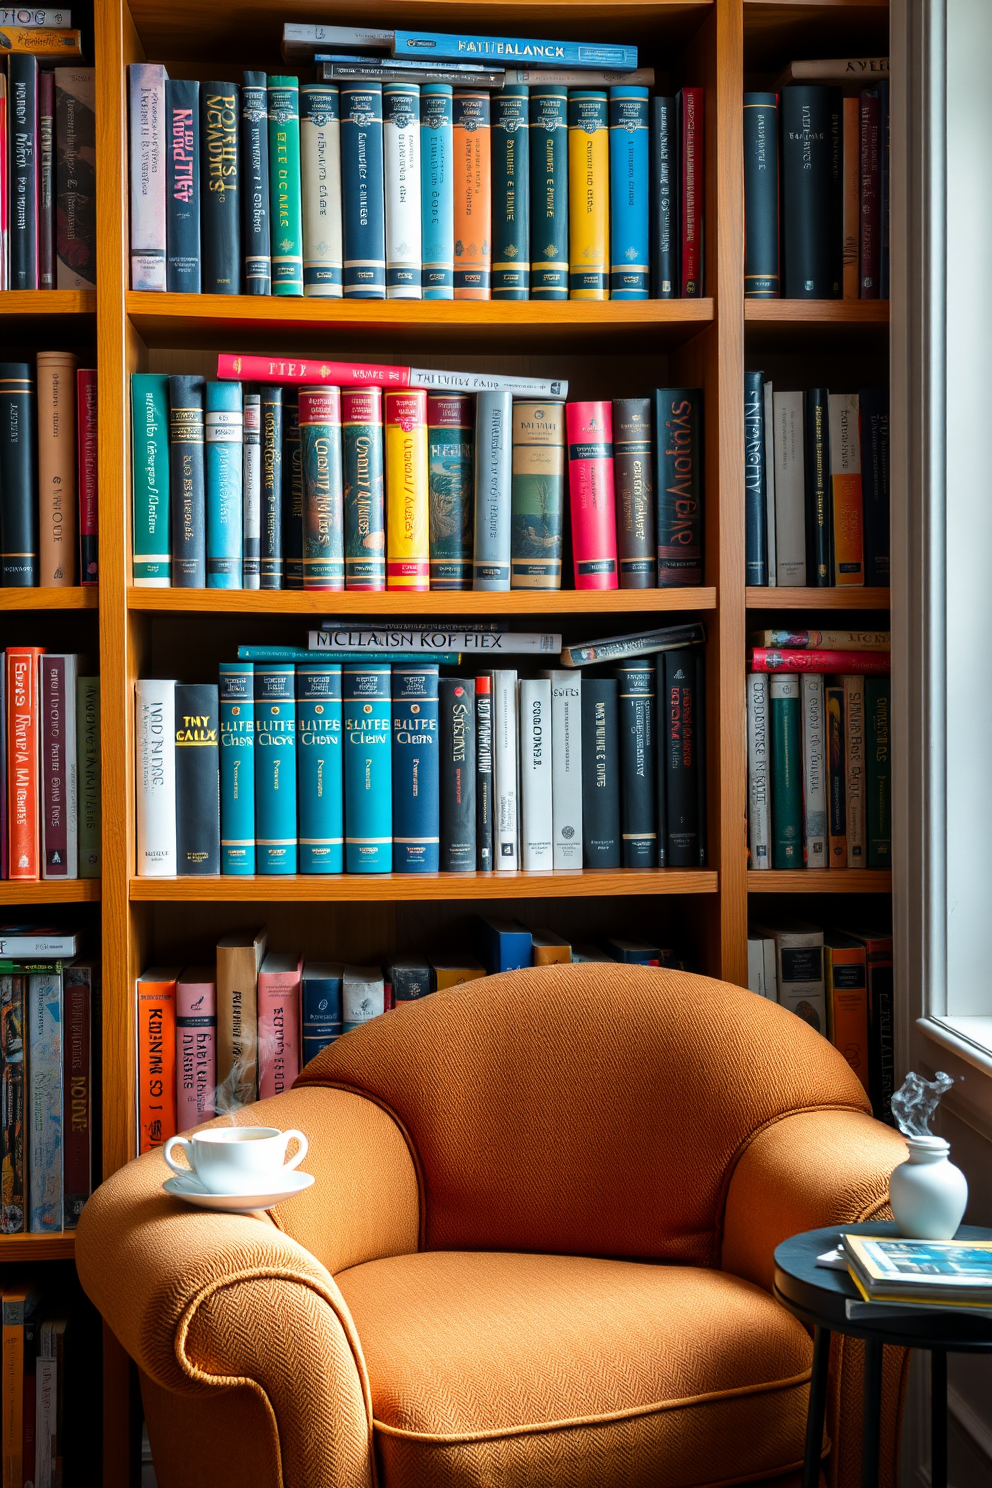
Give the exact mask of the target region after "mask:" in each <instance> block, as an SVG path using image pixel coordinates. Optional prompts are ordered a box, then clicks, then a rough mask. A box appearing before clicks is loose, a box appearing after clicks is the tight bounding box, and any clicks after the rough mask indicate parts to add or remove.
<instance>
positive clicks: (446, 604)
mask: <svg viewBox="0 0 992 1488" xmlns="http://www.w3.org/2000/svg"><path fill="white" fill-rule="evenodd" d="M0 592H2V591H0ZM127 603H128V609H131V610H159V611H173V612H175V611H178V612H180V613H190V612H193V613H205V614H210V613H222V614H231V613H238V614H249V615H396V614H403V615H426V616H430V615H489V616H493V615H497V616H504V615H505V616H510V615H550V614H555V615H604V614H617V613H621V612H630V611H635V612H636V611H639V610H658V611H662V612H665V611H670V610H715V609H716V589H615V590H606V591H603V590H595V589H578V590H577V589H555V590H540V589H531V590H524V589H518V590H514V591H513V592H512V593H510V594H474V593H472V592H471V591H470V590H462V591H461V592H458V591H456V592H453V593H446V592H445V591H444V590H438V589H435V590H434V591H433V592H432V593H430V594H402V593H399V592H398V591H397V590H395V589H393V590H387V591H386V592H385V593H382V594H360V593H356V592H355V591H354V590H352V591H347V590H346V591H345V592H344V593H332V592H330V591H320V592H311V593H309V594H307V593H303V592H301V591H300V590H288V589H282V590H278V591H276V592H265V593H263V592H261V591H260V590H257V589H129V590H128V591H127Z"/></svg>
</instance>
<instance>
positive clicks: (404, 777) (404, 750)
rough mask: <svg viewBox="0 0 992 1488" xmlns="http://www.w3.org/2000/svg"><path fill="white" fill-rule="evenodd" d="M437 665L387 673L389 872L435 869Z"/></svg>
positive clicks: (438, 844)
mask: <svg viewBox="0 0 992 1488" xmlns="http://www.w3.org/2000/svg"><path fill="white" fill-rule="evenodd" d="M438 713H439V702H438V669H437V666H436V665H433V664H432V663H430V662H421V663H419V664H414V665H409V664H407V665H403V666H394V667H393V674H392V770H393V792H392V794H393V872H394V873H436V872H437V871H438V864H439V859H440V850H441V829H440V767H441V740H440V732H439V717H438Z"/></svg>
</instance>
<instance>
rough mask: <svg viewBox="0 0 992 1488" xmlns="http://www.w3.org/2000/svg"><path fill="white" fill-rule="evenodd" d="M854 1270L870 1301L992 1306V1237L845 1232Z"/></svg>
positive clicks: (846, 1251) (844, 1240)
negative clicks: (917, 1237)
mask: <svg viewBox="0 0 992 1488" xmlns="http://www.w3.org/2000/svg"><path fill="white" fill-rule="evenodd" d="M841 1244H842V1246H843V1249H844V1254H845V1256H846V1258H847V1262H848V1270H849V1271H850V1273H851V1276H852V1278H853V1280H854V1282H855V1285H856V1286H857V1287H858V1290H859V1291H860V1292H861V1293H862V1295H863V1296H864V1298H865V1300H866V1301H878V1302H926V1303H928V1304H929V1305H931V1306H933V1305H935V1304H936V1305H945V1304H948V1303H956V1304H958V1305H961V1304H962V1303H965V1304H968V1303H970V1304H973V1305H977V1306H982V1307H985V1308H992V1240H910V1239H889V1238H887V1237H886V1238H882V1237H876V1236H870V1235H843V1234H842V1235H841Z"/></svg>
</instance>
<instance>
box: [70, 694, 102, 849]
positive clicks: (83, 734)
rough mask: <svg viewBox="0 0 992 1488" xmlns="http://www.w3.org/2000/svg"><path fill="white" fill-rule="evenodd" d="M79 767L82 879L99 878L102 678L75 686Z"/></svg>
mask: <svg viewBox="0 0 992 1488" xmlns="http://www.w3.org/2000/svg"><path fill="white" fill-rule="evenodd" d="M76 740H77V747H78V760H77V768H76V776H77V786H76V798H77V801H78V823H77V831H78V836H79V876H80V878H99V877H100V805H101V791H100V678H99V677H80V678H79V679H78V681H77V683H76Z"/></svg>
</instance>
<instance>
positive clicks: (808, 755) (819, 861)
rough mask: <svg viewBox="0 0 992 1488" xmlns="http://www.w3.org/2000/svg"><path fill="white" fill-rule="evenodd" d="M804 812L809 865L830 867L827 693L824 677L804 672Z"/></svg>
mask: <svg viewBox="0 0 992 1488" xmlns="http://www.w3.org/2000/svg"><path fill="white" fill-rule="evenodd" d="M800 685H801V688H802V719H803V816H804V821H805V831H806V844H805V847H806V867H807V868H827V867H829V865H830V858H829V854H828V851H827V848H828V842H827V735H826V696H825V694H824V687H823V677H822V676H821V675H820V674H819V673H818V672H803V674H802V677H801V678H800Z"/></svg>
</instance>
